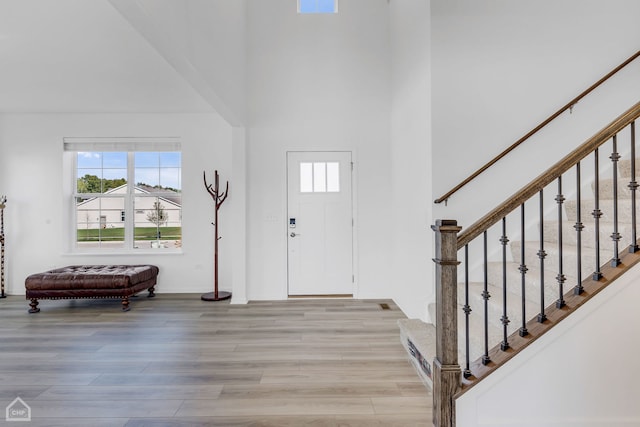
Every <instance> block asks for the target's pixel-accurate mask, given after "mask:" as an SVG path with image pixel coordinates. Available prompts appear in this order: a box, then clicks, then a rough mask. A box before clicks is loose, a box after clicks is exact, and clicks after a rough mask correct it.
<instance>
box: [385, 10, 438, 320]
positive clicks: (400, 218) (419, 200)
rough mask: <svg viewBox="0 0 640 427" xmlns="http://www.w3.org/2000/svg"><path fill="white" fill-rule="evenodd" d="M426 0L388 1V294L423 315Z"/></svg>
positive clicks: (427, 272)
mask: <svg viewBox="0 0 640 427" xmlns="http://www.w3.org/2000/svg"><path fill="white" fill-rule="evenodd" d="M429 15H430V11H429V2H425V1H422V0H402V1H392V2H391V3H390V30H391V31H390V34H391V82H392V84H391V146H392V150H391V171H392V190H391V192H392V198H391V200H392V204H391V207H392V210H393V237H392V238H393V246H392V259H393V264H392V267H393V273H392V277H393V285H394V286H393V299H394V300H395V302H396V303H397V304H398V305H399V306H400V308H401V309H402V310H403V311H404V313H405V314H406V315H407V316H408V317H411V318H422V319H423V320H426V308H427V304H428V302H429V300H430V299H431V293H432V288H433V286H432V283H433V277H432V275H433V263H432V261H431V258H432V256H431V252H432V247H433V243H432V242H433V232H432V231H431V229H430V225H431V224H432V223H433V219H432V216H431V214H432V200H433V197H432V192H431V187H432V184H433V183H432V181H431V179H432V176H431V168H432V165H431V160H432V159H431V64H430V46H431V43H430V38H431V29H430V25H429V23H430V18H429Z"/></svg>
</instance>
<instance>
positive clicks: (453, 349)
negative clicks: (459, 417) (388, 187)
mask: <svg viewBox="0 0 640 427" xmlns="http://www.w3.org/2000/svg"><path fill="white" fill-rule="evenodd" d="M431 229H432V230H433V231H435V233H436V252H435V256H436V257H435V259H434V260H433V261H434V262H435V263H436V359H435V360H434V362H433V367H434V369H433V425H434V426H435V427H454V426H455V422H456V411H455V410H456V408H455V401H454V399H453V396H454V395H455V394H456V392H457V391H458V390H459V388H460V381H461V374H462V371H461V369H460V365H459V364H458V264H460V262H459V261H458V245H457V241H458V232H459V231H460V230H461V229H462V227H458V223H457V222H456V221H454V220H446V219H441V220H437V221H436V224H435V225H433V226H431Z"/></svg>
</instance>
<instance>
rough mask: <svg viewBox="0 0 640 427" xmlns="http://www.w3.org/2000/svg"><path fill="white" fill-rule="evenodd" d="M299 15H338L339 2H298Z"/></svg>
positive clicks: (303, 0)
mask: <svg viewBox="0 0 640 427" xmlns="http://www.w3.org/2000/svg"><path fill="white" fill-rule="evenodd" d="M298 13H338V0H298Z"/></svg>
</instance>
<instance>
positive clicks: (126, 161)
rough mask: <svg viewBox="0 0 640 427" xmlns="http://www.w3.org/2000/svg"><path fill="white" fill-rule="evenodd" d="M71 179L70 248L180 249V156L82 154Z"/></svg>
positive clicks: (128, 153) (145, 153)
mask: <svg viewBox="0 0 640 427" xmlns="http://www.w3.org/2000/svg"><path fill="white" fill-rule="evenodd" d="M75 176H76V185H75V192H74V198H73V203H74V210H75V216H76V230H75V234H76V238H75V242H76V247H78V248H104V249H108V248H111V249H118V248H121V249H145V248H157V249H167V248H178V247H181V245H182V207H181V205H182V199H181V188H182V186H181V178H180V177H181V153H180V152H96V151H82V152H78V153H77V158H76V175H75Z"/></svg>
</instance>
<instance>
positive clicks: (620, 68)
mask: <svg viewBox="0 0 640 427" xmlns="http://www.w3.org/2000/svg"><path fill="white" fill-rule="evenodd" d="M639 56H640V50H639V51H637V52H636V53H635V54H633V55H631V56H630V57H629V58H628V59H627V60H626V61H624V62H623V63H622V64H620V65H618V66H617V67H616V68H614V69H613V70H611V71H610V72H609V73H607V74H606V75H605V76H604V77H602V78H601V79H600V80H598V81H597V82H595V83H594V84H593V85H591V86H590V87H589V88H587V89H586V90H585V91H584V92H582V93H581V94H580V95H578V96H576V97H575V98H573V99H572V100H571V101H569V102H568V103H567V104H565V105H564V106H563V107H562V108H560V109H559V110H558V111H556V112H555V113H553V114H552V115H551V116H549V117H548V118H547V119H546V120H545V121H543V122H542V123H540V124H539V125H538V126H536V127H535V128H533V129H532V130H531V131H529V132H528V133H527V134H526V135H525V136H523V137H522V138H520V139H519V140H517V141H516V142H514V143H513V144H511V146H509V147H508V148H507V149H506V150H504V151H503V152H502V153H500V154H498V155H497V156H496V157H494V158H493V159H492V160H490V161H489V162H488V163H487V164H485V165H484V166H482V167H481V168H480V169H478V170H477V171H475V172H474V173H472V174H471V175H469V176H468V177H467V178H466V179H465V180H463V181H462V182H461V183H460V184H458V185H456V186H455V187H453V188H452V189H451V190H449V191H448V192H446V193H445V194H444V195H442V196H440V197H439V198H437V199H435V200H434V201H433V202H434V203H442V202H444V201H446V200H447V199H448V198H449V197H451V196H452V195H453V194H454V193H456V192H457V191H458V190H460V189H461V188H462V187H464V186H465V185H467V184H468V183H469V182H471V181H473V180H474V179H475V178H476V177H477V176H478V175H480V174H481V173H482V172H484V171H485V170H487V169H489V168H490V167H491V166H493V165H494V164H495V163H496V162H498V160H500V159H502V158H503V157H504V156H506V155H507V154H509V153H510V152H511V151H513V150H514V149H515V148H516V147H518V146H519V145H520V144H522V143H523V142H525V141H526V140H527V139H529V138H530V137H532V136H533V135H534V134H536V133H537V132H538V131H539V130H540V129H542V128H543V127H545V126H546V125H548V124H549V123H551V122H552V121H553V120H555V118H556V117H558V116H559V115H560V114H562V113H564V112H565V111H567V110H568V109H570V108H572V107H573V106H574V105H575V104H576V103H578V101H580V100H581V99H582V98H584V97H585V96H587V95H588V94H589V93H591V92H593V90H594V89H596V88H597V87H598V86H600V85H601V84H602V83H604V82H606V81H607V80H609V78H611V77H612V76H613V75H614V74H616V73H617V72H618V71H620V70H622V69H623V68H624V67H626V66H627V65H629V63H631V62H633V60H635V59H636V58H638V57H639Z"/></svg>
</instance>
